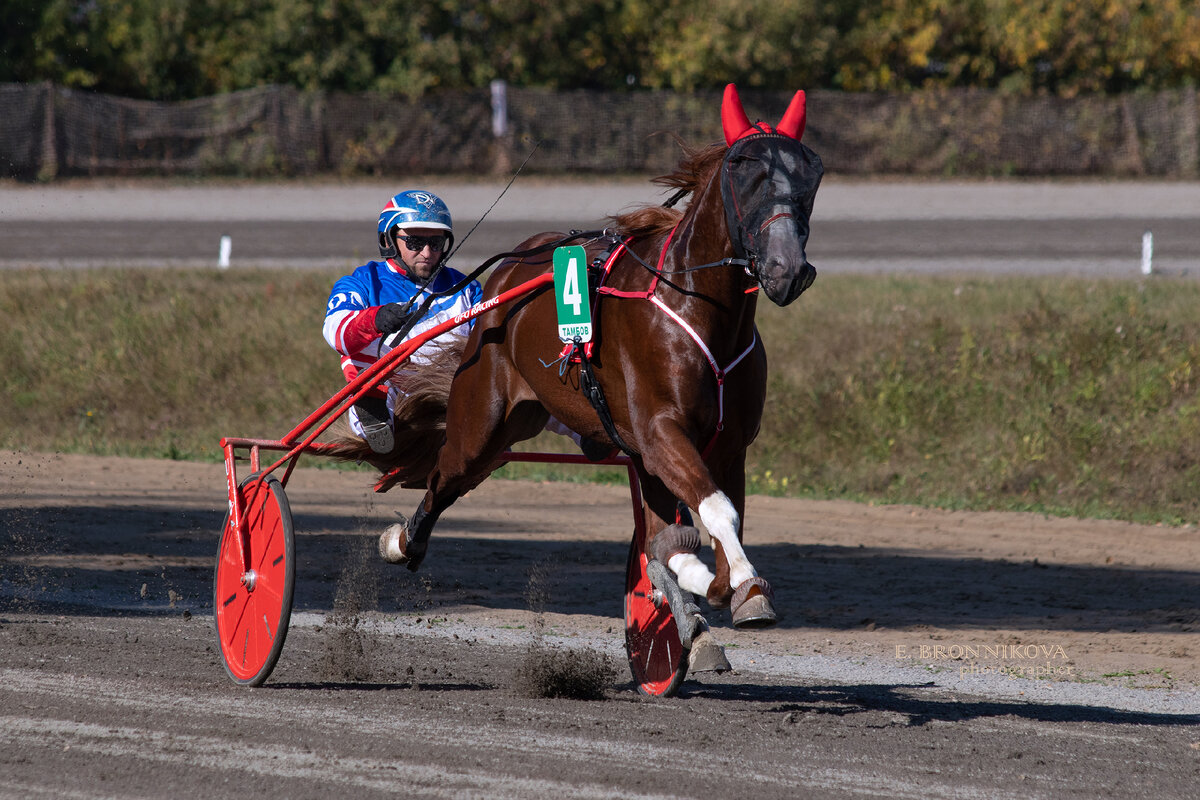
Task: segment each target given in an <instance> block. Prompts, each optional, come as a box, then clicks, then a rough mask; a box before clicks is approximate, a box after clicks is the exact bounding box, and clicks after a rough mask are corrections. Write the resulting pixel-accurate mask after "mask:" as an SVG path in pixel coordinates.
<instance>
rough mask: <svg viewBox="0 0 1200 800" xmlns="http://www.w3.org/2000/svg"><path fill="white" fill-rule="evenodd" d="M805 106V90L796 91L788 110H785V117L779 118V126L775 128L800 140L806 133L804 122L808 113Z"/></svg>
mask: <svg viewBox="0 0 1200 800" xmlns="http://www.w3.org/2000/svg"><path fill="white" fill-rule="evenodd" d="M805 106H806V101H805V97H804V91H803V90H801V91H799V92H796V94H795V96H793V97H792V102H791V103H789V104H788V107H787V111H785V112H783V119H781V120H779V127H778V128H776V129H775V130H776V131H777V132H779V133H782V134H786V135H787V136H790V137H792V138H793V139H795V140H797V141H799V140H800V137H801V136H803V135H804V122H805V118H806V117H807V115H808V113H807V108H806V107H805Z"/></svg>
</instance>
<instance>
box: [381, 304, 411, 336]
mask: <svg viewBox="0 0 1200 800" xmlns="http://www.w3.org/2000/svg"><path fill="white" fill-rule="evenodd" d="M411 316H412V312H410V311H409V310H408V306H407V304H406V303H388V304H387V305H386V306H380V307H379V310H378V311H376V312H375V330H377V331H379V332H380V333H382V334H385V335H386V334H389V333H395V332H396V331H398V330H400V329H401V328H403V327H404V325H405V324H406V323H407V322H408V319H409V317H411Z"/></svg>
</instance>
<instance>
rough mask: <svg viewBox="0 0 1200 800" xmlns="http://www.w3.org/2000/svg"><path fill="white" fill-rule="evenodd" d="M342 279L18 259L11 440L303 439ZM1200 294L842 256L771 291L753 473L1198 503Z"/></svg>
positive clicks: (1028, 498)
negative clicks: (809, 277) (778, 302)
mask: <svg viewBox="0 0 1200 800" xmlns="http://www.w3.org/2000/svg"><path fill="white" fill-rule="evenodd" d="M335 278H336V275H335V274H334V273H331V272H325V271H302V272H300V271H287V270H263V271H252V270H239V271H229V272H218V271H216V270H212V271H205V270H194V271H186V270H170V271H167V270H146V271H109V270H93V271H67V272H64V271H57V270H5V271H3V272H0V314H2V315H3V316H4V318H5V320H6V321H7V324H8V326H9V330H10V331H14V332H15V331H20V332H22V333H20V334H18V335H13V336H6V337H0V363H3V364H4V365H5V369H4V371H3V373H0V448H18V449H32V450H64V451H75V452H89V453H113V454H126V455H146V456H154V457H168V458H205V459H213V460H215V459H217V458H219V453H220V451H219V448H218V441H219V439H220V437H221V436H264V437H277V436H280V435H282V434H283V433H284V432H286V431H287V430H289V429H290V428H292V427H293V426H294V425H295V423H296V422H298V421H299V420H300V419H302V418H303V417H304V416H305V415H306V414H308V413H309V412H310V411H312V410H313V409H315V408H317V407H318V406H319V405H320V404H321V403H322V402H324V401H325V400H326V399H327V398H328V397H329V396H331V395H332V394H333V393H334V392H335V391H336V390H337V389H339V388H340V387H341V386H342V384H343V381H342V377H341V373H340V371H339V369H338V363H337V357H336V356H335V354H334V353H333V351H331V350H330V349H329V348H328V346H327V345H326V344H325V342H324V340H323V339H322V337H321V333H320V326H321V319H322V313H323V310H324V305H325V299H326V297H327V294H328V291H329V287H330V286H331V285H332V283H333V280H334V279H335ZM1198 303H1200V284H1196V283H1193V282H1174V281H1149V282H1147V283H1146V285H1145V286H1144V288H1142V287H1139V286H1138V285H1137V284H1134V283H1132V282H1121V281H1101V280H1084V279H1055V278H1036V279H1031V278H1004V279H996V280H983V279H970V280H961V279H958V280H956V279H950V278H881V277H872V278H862V277H828V276H823V277H821V278H820V279H819V280H818V281H817V283H816V284H815V285H814V286H813V288H812V289H810V290H809V292H808V293H806V294H805V295H804V296H803V297H802V298H801V299H800V300H799V301H797V302H796V303H795V304H793V305H792V306H789V307H788V308H786V309H779V308H775V307H774V306H771V305H770V304H762V305H760V310H759V315H758V321H759V327H760V330H761V333H762V337H763V340H764V342H765V343H766V345H767V349H768V357H769V361H770V369H771V373H770V381H769V386H768V398H767V409H766V413H765V416H764V418H763V424H762V430H761V433H760V434H759V437H758V440H757V441H756V442H755V444H754V446H753V447H752V448H751V451H750V460H749V463H748V465H747V473H748V475H747V477H748V483H749V490H750V491H751V492H755V493H769V494H777V495H793V496H809V497H824V498H848V499H856V500H871V501H876V502H889V503H915V504H923V505H939V506H949V507H955V508H968V507H969V508H983V509H987V508H995V509H1037V510H1042V511H1046V512H1050V513H1059V514H1074V515H1080V516H1103V517H1117V518H1125V519H1140V520H1150V521H1158V520H1165V521H1169V522H1177V521H1188V522H1198V521H1200V321H1197V319H1196V315H1195V309H1196V307H1197V304H1198ZM729 379H730V380H736V373H731V375H730V378H729ZM529 447H530V448H532V449H536V450H550V451H555V450H558V451H565V452H571V451H574V447H573V445H572V444H571V443H570V442H569V441H568V440H567V439H565V438H563V437H559V436H553V435H551V434H543V435H542V436H540V437H538V438H537V439H536V440H534V441H532V442H530V443H529ZM504 469H505V472H504V474H505V475H506V476H508V477H520V478H532V479H536V480H543V479H547V478H553V479H562V478H567V479H575V480H579V479H587V480H594V479H600V480H604V481H608V482H616V483H622V482H624V480H625V471H624V469H622V468H610V467H605V468H589V469H588V470H586V471H585V470H580V469H579V468H569V467H562V466H558V465H538V464H510V465H509V466H507V467H505V468H504Z"/></svg>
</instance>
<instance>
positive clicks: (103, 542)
mask: <svg viewBox="0 0 1200 800" xmlns="http://www.w3.org/2000/svg"><path fill="white" fill-rule="evenodd" d="M223 480H224V477H223V472H222V469H221V467H220V466H219V465H203V464H189V463H178V462H160V461H138V460H127V459H106V458H91V457H80V456H46V455H35V454H14V453H3V454H0V520H2V521H3V522H2V525H0V529H2V531H3V532H2V533H0V576H2V577H3V592H2V593H0V698H2V699H0V708H2V709H3V710H2V711H0V716H2V717H4V719H3V721H2V724H0V731H2V732H0V796H13V797H17V796H22V797H29V796H51V795H53V796H67V795H71V796H79V797H93V796H120V797H143V796H145V797H164V796H175V795H179V794H185V795H186V794H191V795H197V794H200V793H204V794H205V795H207V796H214V797H227V796H228V797H232V796H235V795H236V796H245V793H246V792H248V791H249V792H252V793H257V794H263V795H266V796H291V797H301V796H327V795H328V794H330V793H332V792H335V791H341V792H350V793H352V794H353V795H354V796H375V795H382V794H386V793H389V792H396V793H400V794H404V795H407V796H431V797H451V796H488V797H495V796H506V797H534V796H537V797H541V796H549V795H555V796H561V797H606V796H621V797H629V796H715V795H716V794H718V793H720V794H733V793H742V791H744V790H745V789H754V790H757V791H758V793H759V794H760V795H761V796H765V797H792V796H799V795H801V794H806V795H808V796H871V795H881V794H882V795H888V796H921V797H928V796H933V797H959V796H1000V795H1008V794H1010V793H1011V790H1012V788H1013V786H1014V782H1015V784H1016V785H1017V786H1019V787H1020V792H1021V794H1022V796H1034V797H1036V796H1041V795H1045V796H1056V797H1063V796H1097V795H1098V794H1101V793H1107V792H1111V793H1112V794H1113V796H1134V795H1137V796H1142V795H1144V796H1156V797H1186V796H1191V793H1192V792H1193V791H1194V787H1195V786H1196V785H1197V784H1198V782H1200V662H1198V660H1197V657H1198V656H1200V603H1198V602H1197V598H1198V597H1200V591H1198V590H1200V546H1198V545H1197V543H1196V532H1195V530H1193V529H1182V530H1179V529H1170V528H1159V527H1143V526H1136V525H1129V524H1124V523H1111V522H1094V521H1080V520H1051V519H1045V518H1042V517H1038V516H1035V515H1023V514H963V513H949V512H940V511H929V510H918V509H910V508H899V507H887V508H871V507H866V506H860V505H854V504H850V503H817V502H804V501H793V500H779V499H772V498H761V497H756V498H751V502H750V507H749V510H748V534H747V542H748V552H749V554H750V557H751V559H752V560H753V561H754V562H755V563H756V565H757V566H758V568H759V570H760V572H762V573H763V574H764V575H765V576H767V577H768V578H770V580H771V581H772V583H773V584H774V586H775V590H776V595H777V598H778V600H779V603H778V605H779V607H780V611H781V613H782V614H783V617H784V619H783V623H782V624H781V625H780V626H779V627H777V628H775V629H773V630H771V631H765V632H735V631H733V630H731V629H730V628H729V626H728V618H727V613H716V612H714V613H711V614H709V619H710V622H711V623H712V625H713V627H714V630H715V631H716V633H717V636H718V638H719V639H720V640H721V641H722V642H724V643H726V644H727V646H728V655H729V659H730V661H731V662H732V663H733V666H734V668H735V672H734V673H733V674H727V675H724V676H721V677H709V678H704V679H702V680H697V681H689V683H688V684H686V685H685V690H684V692H683V695H682V696H681V697H680V698H677V699H673V700H667V701H642V700H639V699H638V698H637V697H636V695H635V694H634V693H633V692H632V690H631V688H630V685H629V683H628V673H627V671H626V667H625V662H624V656H623V650H622V642H623V638H622V637H623V633H622V631H623V624H622V621H621V593H622V587H623V573H624V560H625V551H626V548H627V542H628V537H629V533H630V530H631V529H632V519H631V516H630V508H629V501H628V494H627V492H626V491H625V490H622V489H620V488H614V487H601V486H592V485H568V484H531V483H513V482H505V481H489V482H487V483H485V484H484V485H483V486H482V487H481V488H480V489H479V490H477V491H476V492H475V493H473V494H472V495H470V496H469V497H468V498H466V499H465V500H463V501H462V502H461V503H460V504H459V505H457V506H456V507H455V508H453V509H452V510H451V511H450V512H448V513H447V514H446V516H445V517H443V520H442V523H441V525H440V527H439V530H438V532H437V533H436V534H435V539H434V541H433V543H432V546H431V552H430V556H429V558H428V559H427V561H426V564H425V566H424V567H423V568H422V570H421V572H419V573H417V574H415V575H413V574H411V573H409V572H407V571H406V570H403V569H397V568H392V567H388V566H387V565H384V564H381V563H378V561H377V559H376V558H375V557H374V555H373V552H372V551H373V548H374V537H375V536H376V535H377V533H378V531H379V530H381V528H382V527H383V526H384V525H386V524H387V522H388V521H389V519H390V518H391V516H392V512H393V510H401V511H404V512H406V513H407V512H410V511H411V509H412V508H413V507H414V506H415V504H416V495H415V494H414V493H411V492H407V493H406V492H394V493H392V494H389V495H384V496H375V495H373V494H371V493H370V492H369V490H368V488H367V486H368V480H367V476H366V475H365V474H363V473H346V472H337V471H332V470H314V469H304V470H300V471H299V472H298V473H297V474H296V475H295V476H294V478H293V479H292V481H291V482H290V484H289V486H288V496H289V498H290V500H291V503H292V508H293V512H294V514H295V518H296V527H297V533H298V536H297V538H298V541H297V561H298V575H297V588H296V608H295V613H294V616H293V626H292V631H291V633H290V634H289V637H288V640H287V645H286V647H285V649H284V653H283V656H282V658H281V659H280V662H279V665H278V667H277V668H276V670H275V673H274V674H273V676H272V678H271V680H270V681H269V682H268V684H267V686H266V687H264V688H262V689H257V690H248V689H243V688H239V687H236V686H234V685H233V684H232V683H231V682H229V680H228V679H227V678H226V676H225V674H224V671H223V669H222V667H221V665H220V661H219V660H218V656H217V655H216V654H215V647H214V642H213V634H212V628H211V592H212V563H213V560H214V556H215V550H216V539H217V532H218V529H219V527H220V525H221V520H222V517H223V514H224V497H223ZM531 569H532V572H533V574H536V575H538V576H539V577H538V578H537V580H538V581H539V584H540V585H539V586H538V587H537V588H538V589H539V590H540V591H541V592H542V593H543V594H544V595H545V596H546V598H547V603H546V607H545V611H544V613H543V614H540V615H539V614H535V613H533V612H532V611H530V609H529V606H528V602H527V600H526V597H527V596H528V595H529V589H530V580H531V578H530V575H531ZM335 606H336V608H337V610H338V612H339V613H338V614H331V613H330V612H331V611H332V610H334V609H335ZM537 630H541V631H543V640H544V641H545V642H547V643H549V644H551V645H553V646H555V647H557V648H559V649H560V650H559V651H558V652H568V651H569V649H570V648H574V649H575V651H576V652H578V651H580V650H581V649H583V648H586V649H588V650H590V651H592V652H593V653H600V654H603V655H606V656H608V657H610V658H611V659H612V661H613V663H614V664H615V665H616V666H617V667H618V677H617V678H615V679H614V680H613V681H612V684H611V686H610V687H609V688H608V690H607V692H606V697H607V699H606V700H605V701H601V702H582V701H570V700H530V699H527V698H524V697H522V696H521V695H520V694H519V693H518V692H517V691H515V689H514V687H515V686H516V685H517V681H516V678H515V676H516V674H517V671H518V669H519V665H520V664H521V661H522V659H523V658H524V656H525V654H526V653H527V652H528V650H529V647H530V645H531V643H532V642H533V640H534V635H535V631H537ZM1001 645H1005V646H1008V647H1009V650H1007V651H1005V652H1007V653H1008V654H1009V656H1008V657H1006V658H999V659H996V658H992V659H987V658H981V659H979V660H974V659H969V658H968V659H960V660H953V659H952V658H951V655H952V654H955V653H959V652H960V651H964V650H965V649H966V648H967V647H975V648H982V647H983V646H992V647H998V646H1001ZM954 646H957V647H958V650H954V649H952V648H953V647H954ZM1018 646H1019V647H1018ZM1030 646H1033V647H1034V651H1030V650H1029V648H1030ZM937 648H941V649H940V650H939V649H937ZM1031 652H1033V654H1034V655H1036V656H1037V657H1036V658H1029V657H1026V656H1028V655H1029V654H1030V653H1031ZM923 653H924V654H925V655H927V656H928V657H927V658H921V655H922V654H923ZM1014 653H1020V654H1021V655H1014ZM585 655H586V651H585ZM900 656H905V657H900ZM914 656H915V657H914ZM1043 665H1044V669H1046V670H1049V671H1051V672H1052V673H1057V674H1058V675H1059V676H1060V677H1061V678H1064V679H1065V680H1056V681H1047V680H1045V679H1044V678H1043V679H1038V678H1036V677H1035V678H1031V677H1027V676H1028V675H1030V674H1034V675H1036V673H1037V670H1038V669H1039V668H1043ZM1114 674H1115V675H1114ZM1106 675H1107V676H1109V677H1105V676H1106ZM1131 686H1133V687H1142V688H1136V689H1131V688H1129V687H1131ZM584 763H586V764H587V768H586V770H585V771H581V768H580V765H581V764H584ZM693 763H695V764H700V765H702V766H701V768H700V771H699V772H694V771H693V770H692V769H691V768H690V766H689V765H691V764H693ZM689 773H693V774H689Z"/></svg>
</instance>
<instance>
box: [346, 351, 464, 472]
mask: <svg viewBox="0 0 1200 800" xmlns="http://www.w3.org/2000/svg"><path fill="white" fill-rule="evenodd" d="M439 343H440V344H441V346H440V347H438V348H435V349H434V352H433V354H432V355H431V357H430V358H429V359H428V360H426V361H422V362H421V363H419V364H414V363H411V362H409V363H406V364H405V365H404V367H403V369H402V371H401V375H400V377H399V381H400V383H401V385H402V386H403V391H402V392H400V393H399V394H397V396H396V400H395V407H394V409H393V417H394V426H393V431H394V438H395V443H396V444H395V447H394V448H393V449H392V452H390V453H387V454H380V453H376V452H373V451H372V450H371V448H370V446H369V445H368V444H367V443H366V442H365V441H363V440H362V439H360V438H358V437H357V436H355V435H354V434H353V433H351V431H350V426H349V425H348V424H347V423H346V422H345V421H339V422H338V426H337V435H336V436H335V438H334V440H333V441H332V442H330V443H329V444H330V445H331V448H330V449H329V450H328V451H326V454H327V455H330V456H333V457H334V458H338V459H342V460H345V461H358V462H362V463H366V464H370V465H371V466H373V467H375V468H376V469H378V470H379V471H380V472H381V473H383V474H382V476H381V477H380V478H379V481H378V482H377V483H376V484H375V491H377V492H386V491H387V490H388V489H390V488H392V487H393V486H396V485H400V486H401V487H402V488H405V489H424V488H425V485H426V483H428V480H429V473H430V472H432V471H433V467H434V465H435V464H436V463H437V456H438V451H439V450H441V447H442V444H443V443H444V442H445V441H446V403H447V401H448V400H449V398H450V384H451V383H453V381H454V373H455V372H456V371H457V370H458V365H459V362H460V361H461V360H462V352H463V347H464V345H465V344H466V338H465V337H462V336H447V337H445V339H444V340H440V341H439ZM422 355H423V356H424V355H425V353H422Z"/></svg>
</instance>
